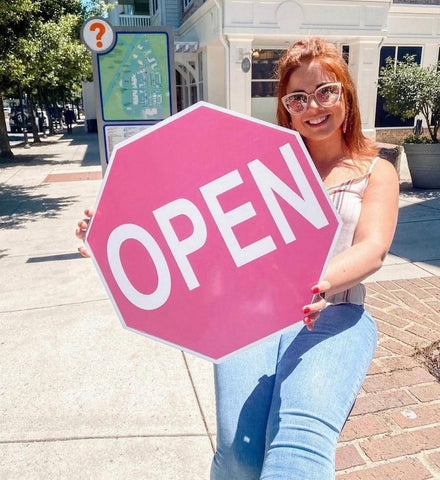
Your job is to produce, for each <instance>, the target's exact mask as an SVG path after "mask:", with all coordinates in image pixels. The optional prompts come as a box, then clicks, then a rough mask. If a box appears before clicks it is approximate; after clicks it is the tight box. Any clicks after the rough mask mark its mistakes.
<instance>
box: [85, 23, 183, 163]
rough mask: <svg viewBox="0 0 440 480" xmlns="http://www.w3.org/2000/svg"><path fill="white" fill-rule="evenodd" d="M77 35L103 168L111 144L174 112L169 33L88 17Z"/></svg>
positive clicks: (163, 30) (171, 35)
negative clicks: (87, 63)
mask: <svg viewBox="0 0 440 480" xmlns="http://www.w3.org/2000/svg"><path fill="white" fill-rule="evenodd" d="M81 37H82V40H83V42H84V43H85V45H86V46H87V47H88V48H89V49H90V50H91V52H92V63H93V76H94V86H95V95H96V99H97V101H98V106H97V109H96V114H97V128H98V139H99V151H100V157H101V166H102V169H103V171H105V170H106V168H107V164H108V162H109V160H110V157H111V152H112V150H113V148H114V146H115V145H116V144H117V143H119V142H120V141H123V140H126V139H127V138H129V137H131V136H133V135H135V134H137V133H139V132H141V131H143V130H145V129H147V128H149V127H150V126H152V125H154V124H156V123H157V122H159V121H161V120H164V119H165V118H168V117H169V116H170V115H172V114H173V113H175V111H176V106H175V76H174V56H173V46H174V40H173V31H172V29H171V28H170V27H158V28H154V27H114V26H112V25H110V24H109V23H108V22H107V21H106V20H105V19H104V18H101V17H92V18H89V19H88V20H87V21H86V22H85V23H84V24H83V26H82V30H81Z"/></svg>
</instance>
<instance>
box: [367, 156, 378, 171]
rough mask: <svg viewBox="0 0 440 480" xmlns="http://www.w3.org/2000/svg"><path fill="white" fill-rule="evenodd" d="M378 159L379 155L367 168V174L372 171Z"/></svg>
mask: <svg viewBox="0 0 440 480" xmlns="http://www.w3.org/2000/svg"><path fill="white" fill-rule="evenodd" d="M378 160H379V157H376V158H375V159H374V160H373V161H372V162H371V165H370V168H369V169H368V172H367V175H370V174H371V172H372V171H373V168H374V165H376V163H377V161H378Z"/></svg>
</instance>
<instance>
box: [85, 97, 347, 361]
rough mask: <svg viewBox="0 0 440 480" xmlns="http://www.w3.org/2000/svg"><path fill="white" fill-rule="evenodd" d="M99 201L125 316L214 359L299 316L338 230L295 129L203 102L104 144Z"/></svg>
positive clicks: (104, 259)
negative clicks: (107, 149)
mask: <svg viewBox="0 0 440 480" xmlns="http://www.w3.org/2000/svg"><path fill="white" fill-rule="evenodd" d="M95 212H96V213H95V215H94V217H93V220H92V222H91V225H90V227H89V231H88V235H87V239H86V242H87V245H88V248H89V250H90V252H91V254H92V257H93V258H94V261H95V263H96V266H97V268H98V271H99V272H100V275H101V277H102V280H103V282H104V284H105V286H106V288H107V291H108V293H109V295H110V297H111V299H112V301H113V303H114V306H115V308H116V310H117V311H118V313H119V316H120V318H121V321H122V323H123V325H124V326H126V327H127V328H129V329H132V330H135V331H137V332H140V333H143V334H145V335H148V336H149V337H153V338H155V339H158V340H161V341H163V342H165V343H168V344H171V345H174V346H177V347H178V348H180V349H182V350H186V351H190V352H193V353H195V354H197V355H200V356H202V357H204V358H207V359H210V360H212V361H214V362H218V361H221V360H222V359H224V358H226V357H227V356H228V355H231V354H232V353H234V352H237V351H240V350H242V349H243V348H246V347H248V346H249V345H252V344H254V343H256V342H259V341H261V340H263V339H265V338H267V337H269V336H271V335H274V334H275V333H278V332H282V331H284V330H286V329H288V328H290V327H291V326H292V325H293V324H294V323H296V322H298V321H301V320H302V318H303V316H304V315H303V313H302V306H303V305H305V304H306V303H308V302H310V300H311V287H312V286H313V285H314V284H315V283H316V282H317V281H318V280H319V279H320V277H321V276H322V274H323V271H324V269H325V266H326V263H327V261H328V259H329V256H330V254H331V251H332V247H333V244H334V242H335V239H336V237H337V234H338V232H339V228H340V221H339V217H338V215H337V214H336V212H335V210H334V207H333V205H332V203H331V201H330V199H329V197H328V196H327V194H326V191H325V189H324V187H323V185H322V182H321V180H320V178H319V175H318V174H317V172H316V169H315V167H314V165H313V162H312V161H311V159H310V157H309V155H308V153H307V150H306V149H305V147H304V144H303V142H302V140H301V137H300V136H299V135H298V134H297V133H296V132H293V131H291V130H287V129H284V128H281V127H278V126H275V125H272V124H269V123H265V122H262V121H259V120H255V119H252V118H249V117H245V116H243V115H240V114H237V113H233V112H231V111H228V110H225V109H222V108H219V107H215V106H213V105H210V104H207V103H204V102H200V103H198V104H196V105H194V106H192V107H190V108H188V109H186V110H184V111H182V112H180V113H178V114H176V115H174V116H173V117H170V118H169V119H167V120H164V121H162V122H160V123H158V124H157V125H155V126H153V127H151V128H150V129H149V130H147V131H146V132H143V133H141V134H138V135H136V136H135V137H133V138H131V139H129V140H127V141H125V142H123V143H121V144H118V145H117V146H116V147H115V148H114V150H113V155H112V160H111V162H110V164H109V168H108V169H107V172H106V176H105V178H104V183H103V186H102V189H101V192H100V195H99V198H98V201H97V205H96V209H95Z"/></svg>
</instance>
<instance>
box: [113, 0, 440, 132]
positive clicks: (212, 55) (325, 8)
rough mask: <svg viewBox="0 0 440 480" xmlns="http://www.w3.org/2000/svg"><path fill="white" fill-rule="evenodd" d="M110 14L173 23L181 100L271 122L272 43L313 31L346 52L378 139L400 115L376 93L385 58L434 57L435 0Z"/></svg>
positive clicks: (346, 0)
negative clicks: (388, 111)
mask: <svg viewBox="0 0 440 480" xmlns="http://www.w3.org/2000/svg"><path fill="white" fill-rule="evenodd" d="M109 1H110V3H112V1H113V0H109ZM110 21H111V22H112V23H113V24H115V25H120V24H123V25H171V26H173V27H174V29H175V40H176V42H175V67H176V85H177V99H178V106H179V109H181V108H185V107H187V106H189V105H191V104H193V103H195V102H196V101H198V100H205V101H207V102H210V103H213V104H216V105H220V106H223V107H226V108H230V109H232V110H235V111H237V112H241V113H244V114H247V115H251V116H254V117H257V118H261V119H264V120H268V121H271V122H275V105H276V101H275V95H276V82H275V80H274V79H273V71H274V66H275V65H276V61H277V58H278V56H279V54H280V52H281V51H283V50H284V49H286V47H287V46H288V45H290V44H291V43H292V42H293V41H295V40H297V39H300V38H304V37H305V36H311V35H318V36H321V37H323V38H325V39H327V40H329V41H332V42H334V43H335V44H336V45H337V46H338V47H339V48H340V49H341V51H342V52H343V53H344V54H345V55H346V58H347V61H348V63H349V65H350V67H351V71H352V74H353V77H354V80H355V82H356V84H357V88H358V93H359V100H360V106H361V113H362V119H363V128H364V131H365V133H366V134H368V135H370V136H372V137H378V138H379V139H380V137H381V130H383V129H384V128H386V129H387V130H388V133H389V128H390V127H392V128H396V127H402V126H403V125H405V124H403V123H402V122H401V121H400V120H399V119H396V118H394V117H390V116H389V115H387V114H386V113H385V112H383V110H382V103H381V100H380V98H379V99H378V98H377V78H378V73H379V68H380V66H381V65H383V64H384V63H385V59H386V58H387V57H389V56H391V57H393V58H396V59H401V58H403V56H404V55H405V54H407V53H409V54H413V55H415V56H416V59H417V60H418V61H419V63H420V64H421V65H430V64H434V63H436V62H437V61H439V60H440V56H439V42H440V0H284V1H279V0H205V1H203V0H119V2H118V6H117V7H116V8H114V9H113V11H112V12H111V13H110ZM249 63H250V66H251V68H250V69H248V68H246V67H248V66H249ZM412 126H413V122H412V121H410V122H406V127H407V128H411V127H412Z"/></svg>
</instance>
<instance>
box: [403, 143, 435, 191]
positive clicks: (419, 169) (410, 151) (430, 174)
mask: <svg viewBox="0 0 440 480" xmlns="http://www.w3.org/2000/svg"><path fill="white" fill-rule="evenodd" d="M403 148H404V150H405V154H406V159H407V162H408V169H409V173H410V175H411V180H412V184H413V187H414V188H425V189H426V188H440V143H433V144H423V143H405V144H404V145H403Z"/></svg>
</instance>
